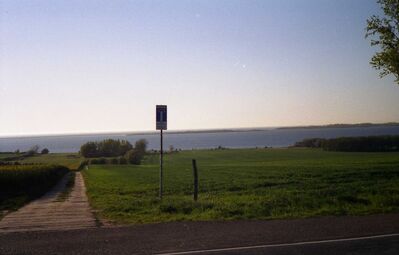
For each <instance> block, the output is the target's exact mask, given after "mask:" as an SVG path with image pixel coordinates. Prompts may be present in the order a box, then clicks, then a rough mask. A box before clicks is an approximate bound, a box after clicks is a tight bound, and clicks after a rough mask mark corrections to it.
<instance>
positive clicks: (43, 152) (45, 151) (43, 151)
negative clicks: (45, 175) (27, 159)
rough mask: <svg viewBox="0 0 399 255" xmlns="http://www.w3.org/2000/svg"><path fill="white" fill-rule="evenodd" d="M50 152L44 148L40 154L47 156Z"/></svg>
mask: <svg viewBox="0 0 399 255" xmlns="http://www.w3.org/2000/svg"><path fill="white" fill-rule="evenodd" d="M49 152H50V151H49V150H48V149H47V148H44V149H43V150H42V151H41V154H48V153H49Z"/></svg>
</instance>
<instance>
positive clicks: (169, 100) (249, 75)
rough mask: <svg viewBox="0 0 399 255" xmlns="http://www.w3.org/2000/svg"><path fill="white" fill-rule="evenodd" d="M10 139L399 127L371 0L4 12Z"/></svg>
mask: <svg viewBox="0 0 399 255" xmlns="http://www.w3.org/2000/svg"><path fill="white" fill-rule="evenodd" d="M0 11H1V12H0V15H1V16H0V25H1V27H0V29H1V30H0V119H1V124H0V136H5V135H22V134H53V133H79V132H100V131H101V132H102V131H139V130H154V129H155V105H156V104H167V105H168V111H169V113H168V114H169V116H168V117H169V123H168V125H169V128H170V129H205V128H229V127H267V126H290V125H310V124H329V123H358V122H387V121H399V111H398V109H399V86H397V85H395V84H394V82H393V78H392V77H388V78H385V79H379V77H378V72H377V71H376V70H374V69H372V68H371V66H370V65H369V60H370V58H371V56H372V55H373V53H374V52H375V51H376V50H377V48H374V49H373V48H371V47H370V45H369V40H366V39H365V38H364V34H365V30H364V28H365V26H366V19H367V18H368V17H369V16H371V15H372V14H379V13H380V10H379V6H378V5H377V4H376V2H375V1H374V0H329V1H326V0H302V1H300V0H295V1H294V0H292V1H288V0H275V1H266V0H261V1H251V0H242V1H234V0H227V1H221V0H219V1H214V0H212V1H163V0H159V1H148V0H145V1H117V0H115V1H81V0H78V1H71V0H68V1H30V0H29V1H18V0H16V1H15V0H0Z"/></svg>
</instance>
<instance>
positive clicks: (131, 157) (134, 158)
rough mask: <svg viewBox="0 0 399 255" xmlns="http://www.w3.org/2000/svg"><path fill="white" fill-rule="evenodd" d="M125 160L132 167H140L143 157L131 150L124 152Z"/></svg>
mask: <svg viewBox="0 0 399 255" xmlns="http://www.w3.org/2000/svg"><path fill="white" fill-rule="evenodd" d="M125 158H126V160H127V162H129V163H130V164H133V165H140V163H141V160H142V159H143V155H142V154H141V153H140V152H139V151H137V150H136V149H132V150H130V151H128V152H126V155H125Z"/></svg>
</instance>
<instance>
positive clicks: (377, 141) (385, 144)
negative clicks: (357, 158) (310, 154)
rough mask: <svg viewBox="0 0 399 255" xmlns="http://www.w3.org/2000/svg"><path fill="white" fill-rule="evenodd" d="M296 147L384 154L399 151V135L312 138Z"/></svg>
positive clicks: (297, 144)
mask: <svg viewBox="0 0 399 255" xmlns="http://www.w3.org/2000/svg"><path fill="white" fill-rule="evenodd" d="M294 146H296V147H309V148H323V149H324V150H326V151H356V152H372V151H375V152H384V151H399V135H383V136H359V137H339V138H332V139H323V138H311V139H304V140H303V141H301V142H297V143H295V145H294Z"/></svg>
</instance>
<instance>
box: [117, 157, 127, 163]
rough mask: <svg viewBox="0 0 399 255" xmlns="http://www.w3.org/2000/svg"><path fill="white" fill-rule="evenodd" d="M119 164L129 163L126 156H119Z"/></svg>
mask: <svg viewBox="0 0 399 255" xmlns="http://www.w3.org/2000/svg"><path fill="white" fill-rule="evenodd" d="M119 164H120V165H126V164H127V159H126V158H124V157H119Z"/></svg>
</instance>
